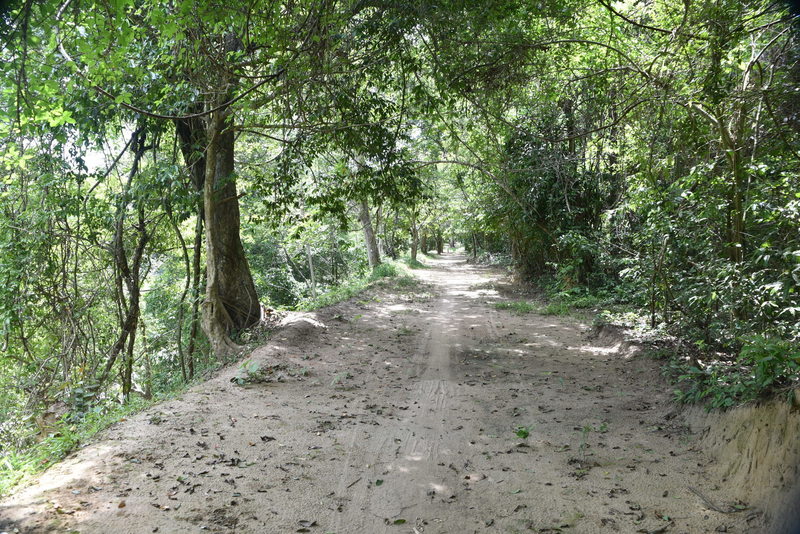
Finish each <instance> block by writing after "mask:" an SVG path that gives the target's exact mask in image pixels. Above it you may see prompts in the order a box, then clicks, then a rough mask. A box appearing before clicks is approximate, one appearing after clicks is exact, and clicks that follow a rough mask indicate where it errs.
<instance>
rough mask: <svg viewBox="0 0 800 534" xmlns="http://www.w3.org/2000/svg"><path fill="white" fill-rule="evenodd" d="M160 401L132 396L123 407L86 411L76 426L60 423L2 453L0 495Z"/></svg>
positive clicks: (0, 461) (0, 457)
mask: <svg viewBox="0 0 800 534" xmlns="http://www.w3.org/2000/svg"><path fill="white" fill-rule="evenodd" d="M161 400H164V398H163V397H160V398H154V399H151V400H146V399H142V398H141V397H134V398H132V399H131V400H130V401H129V402H127V403H125V404H117V405H113V406H112V407H110V408H107V409H105V410H103V411H92V412H89V413H87V414H86V415H85V416H84V418H83V420H81V421H80V422H78V423H72V424H70V423H68V422H65V421H63V420H62V421H61V422H59V423H58V425H57V426H56V427H55V428H54V429H53V431H52V432H51V433H50V434H49V435H48V436H47V437H45V438H44V439H43V440H41V441H39V442H38V443H34V444H33V445H31V446H30V447H28V448H26V449H25V450H21V451H15V450H11V449H9V450H6V451H3V452H2V453H0V495H6V494H8V493H9V492H10V491H11V489H12V488H14V487H15V486H17V485H18V484H20V483H23V482H25V481H27V480H29V479H30V478H31V477H33V476H34V475H36V474H38V473H41V472H42V471H44V470H45V469H47V468H48V467H50V466H51V465H53V464H55V463H57V462H59V461H61V460H62V459H64V457H65V456H66V455H68V454H69V453H70V452H72V451H74V450H75V449H76V448H78V447H79V446H80V445H83V444H85V443H86V442H88V441H89V440H90V439H91V438H92V437H94V436H95V435H96V434H97V433H98V432H100V431H101V430H105V429H106V428H108V427H109V426H111V425H112V424H114V423H116V422H118V421H120V420H121V419H124V418H125V417H128V416H130V415H133V414H135V413H137V412H140V411H142V410H144V409H146V408H148V407H150V406H152V405H153V404H155V403H156V402H160V401H161Z"/></svg>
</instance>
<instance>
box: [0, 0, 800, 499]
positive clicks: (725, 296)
mask: <svg viewBox="0 0 800 534" xmlns="http://www.w3.org/2000/svg"><path fill="white" fill-rule="evenodd" d="M0 32H1V33H2V38H3V48H2V62H0V76H2V86H0V145H1V146H2V151H1V152H0V199H2V201H1V202H0V492H2V491H5V490H7V489H8V488H10V487H11V486H12V485H13V484H15V483H16V482H17V481H18V480H19V479H20V478H22V477H24V476H25V475H26V474H27V473H30V472H33V471H36V470H39V469H41V468H43V467H45V466H47V465H49V463H51V462H53V461H55V460H57V459H58V458H60V457H61V456H63V454H65V453H66V452H67V451H68V450H70V449H72V448H73V447H75V446H76V444H78V443H80V442H81V440H84V439H85V438H86V437H87V436H89V435H91V434H92V433H93V432H96V430H97V429H98V428H101V427H102V426H104V425H106V424H108V422H109V421H113V420H115V419H118V418H119V417H121V416H123V415H124V414H125V413H128V412H130V411H133V410H136V409H140V408H141V407H142V406H143V405H145V404H146V403H148V402H153V401H154V400H157V399H160V398H163V397H164V396H167V395H171V394H174V393H175V392H176V391H180V390H181V388H183V387H185V385H186V384H188V383H190V382H192V381H193V380H199V379H202V377H203V376H206V374H205V373H207V372H208V371H209V370H213V369H215V368H217V367H218V366H220V365H224V364H226V363H230V362H231V361H233V360H234V359H235V358H237V357H238V355H239V354H240V350H241V347H242V346H246V345H248V344H253V343H257V342H258V341H259V339H261V338H260V336H262V334H263V332H262V330H260V329H259V327H258V325H259V324H261V323H262V322H263V319H264V316H265V314H266V313H270V312H271V310H282V309H313V308H315V307H319V306H322V305H326V304H329V303H331V302H335V301H336V300H337V299H341V298H346V297H348V296H351V295H353V294H354V293H355V292H357V291H358V290H359V289H360V288H363V287H364V286H365V285H366V284H368V283H370V281H372V280H375V279H376V278H380V277H383V276H396V275H398V274H402V272H403V271H404V269H407V268H421V267H423V265H422V264H421V263H420V262H419V261H418V259H422V258H421V257H420V256H419V255H421V254H425V253H427V252H429V251H432V252H437V253H441V252H442V251H443V250H444V249H445V248H446V247H463V249H464V250H465V252H466V253H467V254H469V255H470V256H471V258H472V259H473V260H474V261H488V262H495V263H498V262H499V263H503V264H505V265H507V266H509V267H510V268H511V269H513V271H514V272H515V273H516V274H517V275H518V277H519V278H520V279H521V280H524V281H529V282H533V283H535V284H537V285H538V286H539V287H541V288H543V289H544V291H545V293H546V295H547V297H548V299H549V302H550V304H549V305H548V306H547V308H546V311H547V312H548V313H569V312H570V310H572V309H575V308H585V309H588V310H591V311H593V312H595V313H597V314H598V319H597V320H598V321H601V322H613V323H617V324H623V325H625V326H627V327H629V328H633V329H635V330H637V331H638V332H640V333H642V335H647V336H651V337H653V338H657V339H671V340H672V341H671V342H670V344H669V345H668V347H669V349H668V350H664V351H662V352H665V353H669V356H668V357H667V358H666V360H665V367H666V369H667V371H668V373H670V374H671V376H672V377H673V379H675V380H676V381H678V382H680V387H679V388H677V389H676V395H677V396H678V397H679V398H680V399H681V400H684V401H705V402H707V403H708V405H709V406H710V407H712V408H726V407H730V406H734V405H737V404H740V403H742V402H747V401H751V400H754V399H758V398H761V397H763V396H768V395H776V394H783V393H784V392H791V391H792V390H793V389H794V388H796V387H797V382H798V376H799V374H800V349H799V348H798V341H799V340H800V320H799V318H800V296H799V295H798V287H799V286H800V120H798V113H799V112H800V66H798V59H800V47H798V33H797V32H798V26H797V17H796V15H794V14H793V13H792V12H791V11H790V9H789V8H788V7H787V6H786V5H785V4H783V3H781V2H772V1H746V2H740V1H738V0H697V1H688V0H687V1H685V2H676V1H668V0H653V1H650V2H636V1H628V0H626V1H624V2H612V1H611V0H541V1H539V2H530V1H518V0H486V1H481V2H468V1H456V0H442V1H438V2H429V1H424V0H416V1H414V0H412V1H408V2H389V1H386V2H384V1H380V0H374V1H335V0H287V1H283V2H281V1H277V0H251V1H249V2H242V3H238V4H237V3H219V2H216V1H204V2H195V1H188V0H173V1H170V2H166V1H162V0H108V1H96V2H92V1H86V0H66V1H64V2H62V1H59V2H54V1H49V0H45V1H42V2H33V1H32V0H25V1H17V2H11V3H10V5H8V6H7V7H6V8H5V10H4V11H3V12H2V13H1V14H0ZM523 304H524V303H523ZM523 307H524V306H523V305H520V308H523Z"/></svg>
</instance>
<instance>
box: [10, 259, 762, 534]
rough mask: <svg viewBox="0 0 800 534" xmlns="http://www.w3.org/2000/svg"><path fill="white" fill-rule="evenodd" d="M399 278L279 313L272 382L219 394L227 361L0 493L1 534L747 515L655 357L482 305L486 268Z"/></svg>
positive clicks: (700, 527)
mask: <svg viewBox="0 0 800 534" xmlns="http://www.w3.org/2000/svg"><path fill="white" fill-rule="evenodd" d="M417 272H418V274H419V276H420V277H421V278H422V279H423V280H424V281H425V284H424V285H423V287H422V288H420V287H416V288H408V287H402V286H399V287H395V288H388V289H387V288H383V289H381V288H378V289H375V290H373V291H371V292H369V293H367V294H366V295H363V296H361V297H359V298H357V299H355V300H354V301H351V302H350V303H347V304H343V305H340V306H337V307H334V308H330V309H327V310H324V311H323V312H321V313H320V314H317V315H315V316H309V317H307V318H304V317H295V321H294V322H292V323H291V324H290V325H289V326H287V327H286V328H285V329H284V330H282V331H281V333H280V334H279V335H277V336H276V337H275V338H274V339H273V340H272V342H271V343H270V344H269V345H267V346H265V347H263V348H261V349H259V350H257V351H256V352H255V353H254V354H253V357H252V358H253V360H254V361H261V362H265V363H266V364H269V363H274V362H276V361H280V362H284V363H286V364H287V365H288V369H287V370H286V371H285V372H283V374H285V375H286V377H285V380H283V381H273V382H269V383H254V384H246V385H244V386H241V385H237V384H235V383H232V382H231V378H232V377H234V376H236V375H237V374H239V375H241V374H242V371H241V370H240V369H238V368H237V367H235V366H234V367H232V368H230V369H229V370H227V371H225V372H222V373H221V374H220V375H219V376H218V377H216V378H214V379H213V380H211V381H209V382H206V383H204V384H201V385H199V386H197V387H195V388H193V389H192V390H191V391H190V392H188V393H187V394H185V395H183V396H182V397H181V398H180V399H177V400H174V401H171V402H168V403H165V404H162V405H159V406H158V407H156V408H153V409H151V410H149V411H148V412H146V413H143V414H140V415H138V416H136V417H134V418H131V419H130V420H128V421H124V422H122V423H119V424H117V425H115V426H114V427H113V428H112V429H110V430H109V431H108V432H106V433H105V434H104V435H103V436H101V439H100V440H98V441H97V442H96V443H94V444H92V445H90V446H88V447H85V448H83V449H82V450H80V451H79V452H77V453H76V454H74V455H73V456H72V457H71V458H69V459H67V460H66V461H65V462H63V463H61V464H59V465H57V466H55V467H54V468H53V469H51V470H50V471H49V472H48V473H46V474H45V475H44V476H43V477H42V478H41V480H40V481H39V482H38V483H37V484H35V485H33V486H31V487H29V488H27V489H25V490H23V491H21V492H19V493H18V494H17V495H15V496H13V497H11V498H9V499H7V500H6V501H5V502H3V503H0V531H2V530H6V531H9V532H13V531H14V528H18V529H19V531H20V532H35V533H38V532H80V533H82V534H90V533H97V534H101V533H102V534H105V533H114V534H123V533H146V532H162V533H184V532H186V533H190V532H192V533H194V532H219V533H232V532H235V533H264V532H268V533H271V532H275V533H279V532H280V533H283V532H287V533H290V532H315V533H320V534H325V533H336V534H345V533H381V532H385V533H418V534H419V533H469V532H498V533H500V532H503V533H513V532H587V533H594V532H600V533H602V532H623V533H626V532H653V533H656V532H676V533H678V532H685V533H700V532H715V531H718V532H759V531H761V530H762V529H763V528H764V517H763V516H762V514H760V513H759V512H758V511H757V510H753V509H745V510H741V511H739V510H738V508H743V507H744V506H743V504H746V503H735V502H733V501H732V499H731V498H730V493H729V492H726V490H727V489H726V488H725V487H721V486H720V485H718V484H719V482H718V481H715V480H713V479H710V478H707V473H709V472H710V470H709V469H708V467H709V466H708V459H707V458H706V456H704V455H703V453H702V452H701V451H699V450H697V448H696V436H693V435H692V434H691V433H690V432H689V431H688V430H687V428H686V426H685V425H683V424H682V419H681V416H680V415H676V413H677V412H676V410H675V408H674V407H673V406H671V404H670V402H669V397H670V395H669V388H668V387H667V386H666V385H665V384H664V383H663V382H662V381H661V379H660V377H659V373H658V363H657V362H654V361H651V360H648V359H646V358H642V357H637V358H629V357H627V356H626V354H625V353H623V352H622V351H620V347H619V345H609V343H610V342H609V341H604V342H601V341H598V340H594V341H593V340H591V339H590V338H589V336H588V335H587V333H586V332H587V331H588V328H587V326H586V325H582V324H579V323H578V322H576V321H575V320H574V319H569V318H553V317H545V316H541V315H536V314H529V315H525V316H515V315H512V314H510V313H508V312H504V311H497V310H495V309H494V308H493V307H492V305H491V303H492V302H496V301H497V300H499V299H501V298H502V297H500V296H499V295H498V294H497V293H496V292H495V291H493V290H492V289H487V288H490V287H491V284H489V283H487V282H490V281H491V279H492V277H493V276H497V275H496V273H492V272H490V271H488V270H484V269H479V268H474V267H469V266H467V265H466V264H464V262H463V258H460V257H449V258H447V257H446V258H444V259H442V260H439V261H436V262H435V265H434V268H432V269H428V270H422V271H417ZM279 374H280V373H279ZM272 378H274V376H273V377H272ZM520 427H524V428H523V429H522V430H520V431H519V436H518V433H517V430H518V429H519V428H520ZM526 433H527V434H528V435H527V437H524V436H525V434H526ZM520 436H522V437H520ZM734 505H736V506H734ZM712 508H715V509H716V510H714V509H712ZM723 512H727V513H723Z"/></svg>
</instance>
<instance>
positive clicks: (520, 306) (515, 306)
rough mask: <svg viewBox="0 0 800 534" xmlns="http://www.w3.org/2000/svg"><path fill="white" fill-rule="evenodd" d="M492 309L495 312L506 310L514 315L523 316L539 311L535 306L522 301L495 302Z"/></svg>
mask: <svg viewBox="0 0 800 534" xmlns="http://www.w3.org/2000/svg"><path fill="white" fill-rule="evenodd" d="M494 308H495V309H496V310H508V311H510V312H511V313H513V314H515V315H525V314H528V313H533V312H535V311H538V310H539V307H538V306H537V305H536V304H534V303H533V302H527V301H524V300H519V301H510V302H496V303H495V305H494Z"/></svg>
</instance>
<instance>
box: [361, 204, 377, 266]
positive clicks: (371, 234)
mask: <svg viewBox="0 0 800 534" xmlns="http://www.w3.org/2000/svg"><path fill="white" fill-rule="evenodd" d="M358 219H359V220H360V221H361V226H362V227H363V229H364V241H365V242H366V244H367V260H368V261H369V267H370V269H374V268H375V267H377V266H378V265H380V264H381V255H380V252H379V251H378V242H377V241H376V240H375V230H374V229H373V228H372V218H371V217H370V215H369V204H367V201H366V200H362V201H361V204H360V205H359V211H358Z"/></svg>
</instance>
